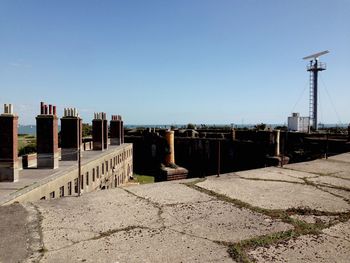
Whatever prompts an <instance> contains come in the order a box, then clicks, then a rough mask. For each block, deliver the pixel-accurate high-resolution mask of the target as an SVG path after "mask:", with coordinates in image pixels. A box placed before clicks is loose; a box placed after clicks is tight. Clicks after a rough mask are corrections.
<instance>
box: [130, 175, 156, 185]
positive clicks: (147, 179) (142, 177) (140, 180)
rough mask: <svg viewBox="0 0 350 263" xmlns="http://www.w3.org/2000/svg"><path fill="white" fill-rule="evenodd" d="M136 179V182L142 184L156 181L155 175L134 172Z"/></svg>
mask: <svg viewBox="0 0 350 263" xmlns="http://www.w3.org/2000/svg"><path fill="white" fill-rule="evenodd" d="M134 180H135V182H138V183H140V184H152V183H154V177H153V176H148V175H140V174H134Z"/></svg>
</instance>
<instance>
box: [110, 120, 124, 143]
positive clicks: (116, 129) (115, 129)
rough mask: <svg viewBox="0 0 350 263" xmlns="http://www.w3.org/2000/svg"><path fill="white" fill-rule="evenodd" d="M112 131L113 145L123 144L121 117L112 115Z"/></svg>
mask: <svg viewBox="0 0 350 263" xmlns="http://www.w3.org/2000/svg"><path fill="white" fill-rule="evenodd" d="M110 131H111V145H120V144H121V143H122V140H121V135H122V132H121V116H120V115H112V120H111V122H110Z"/></svg>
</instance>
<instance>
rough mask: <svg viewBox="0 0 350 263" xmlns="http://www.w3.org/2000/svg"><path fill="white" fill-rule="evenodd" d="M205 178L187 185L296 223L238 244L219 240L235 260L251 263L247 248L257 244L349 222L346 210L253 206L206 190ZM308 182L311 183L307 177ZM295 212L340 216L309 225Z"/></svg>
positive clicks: (223, 199) (272, 242)
mask: <svg viewBox="0 0 350 263" xmlns="http://www.w3.org/2000/svg"><path fill="white" fill-rule="evenodd" d="M203 181H205V179H199V180H196V181H193V182H189V183H184V185H186V186H188V187H190V188H192V189H194V190H197V191H200V192H202V193H205V194H207V195H210V196H212V197H215V198H216V199H218V200H221V201H224V202H228V203H232V204H233V205H235V206H236V207H238V208H241V209H243V208H244V209H249V210H251V211H253V212H257V213H261V214H264V215H266V216H269V217H271V218H273V219H279V220H281V221H283V222H284V223H288V224H291V225H292V226H293V229H291V230H287V231H282V232H277V233H272V234H268V235H263V236H258V237H254V238H251V239H247V240H243V241H240V242H236V243H227V242H221V241H217V243H219V244H222V245H226V246H228V253H229V254H230V256H231V257H232V258H233V259H234V260H235V261H236V262H240V263H248V262H251V260H250V259H249V256H248V254H247V251H249V250H252V249H255V248H257V247H262V246H264V247H266V246H270V245H274V244H277V243H280V242H284V241H288V240H290V239H292V238H296V237H299V236H301V235H308V234H309V235H319V234H320V233H321V231H322V230H323V229H324V228H328V227H330V226H332V225H334V224H336V222H346V221H348V220H349V219H350V212H344V213H335V212H325V211H319V210H315V209H310V208H304V207H303V208H299V207H298V208H290V209H287V210H280V209H265V208H260V207H256V206H252V205H250V204H248V203H246V202H243V201H241V200H238V199H233V198H230V197H228V196H226V195H223V194H218V193H216V192H214V191H211V190H207V189H204V188H201V187H199V186H197V184H198V183H199V182H203ZM305 181H306V182H308V181H307V180H305ZM311 184H312V183H311ZM314 186H315V185H314ZM293 214H297V215H313V216H337V217H338V218H337V220H336V222H333V223H327V224H326V223H323V222H321V221H320V220H316V223H314V224H310V223H307V222H304V221H302V220H298V219H295V218H292V217H291V215H293Z"/></svg>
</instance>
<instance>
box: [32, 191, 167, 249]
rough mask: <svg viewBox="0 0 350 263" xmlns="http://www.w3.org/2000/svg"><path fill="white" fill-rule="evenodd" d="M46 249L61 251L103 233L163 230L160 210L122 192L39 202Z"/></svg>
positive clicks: (90, 194) (104, 192) (95, 193)
mask: <svg viewBox="0 0 350 263" xmlns="http://www.w3.org/2000/svg"><path fill="white" fill-rule="evenodd" d="M37 206H38V208H39V210H40V212H41V215H42V217H43V220H42V232H43V240H44V244H45V247H46V248H47V249H49V250H53V249H61V248H63V247H66V246H70V245H72V244H74V243H76V242H80V241H82V240H86V239H90V238H96V237H98V236H99V235H100V234H101V233H106V232H108V231H111V230H114V229H121V228H127V227H132V226H140V227H146V226H147V227H154V228H158V227H161V226H162V223H161V222H160V221H159V217H158V212H159V209H158V208H156V207H154V206H153V205H152V204H150V203H148V202H147V201H145V200H142V199H140V198H137V197H135V196H133V195H130V194H128V193H127V192H125V191H124V190H122V189H118V188H116V189H111V190H109V191H99V192H94V193H89V194H85V195H84V196H82V198H77V197H71V198H61V199H56V200H52V201H50V202H46V201H40V202H38V203H37Z"/></svg>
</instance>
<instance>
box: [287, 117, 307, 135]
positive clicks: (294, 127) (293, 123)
mask: <svg viewBox="0 0 350 263" xmlns="http://www.w3.org/2000/svg"><path fill="white" fill-rule="evenodd" d="M309 122H310V118H309V117H300V114H299V113H292V116H291V117H288V130H289V131H298V132H308V131H309Z"/></svg>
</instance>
